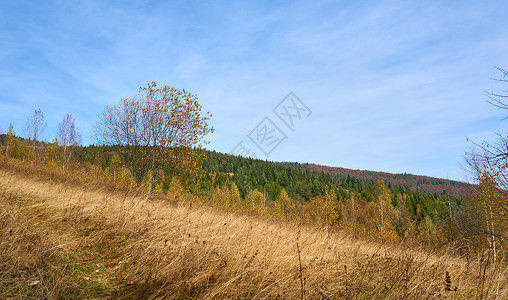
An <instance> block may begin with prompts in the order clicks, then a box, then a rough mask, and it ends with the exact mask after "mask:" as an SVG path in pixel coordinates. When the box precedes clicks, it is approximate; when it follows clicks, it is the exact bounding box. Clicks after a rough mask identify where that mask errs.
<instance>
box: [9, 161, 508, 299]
mask: <svg viewBox="0 0 508 300" xmlns="http://www.w3.org/2000/svg"><path fill="white" fill-rule="evenodd" d="M298 248H299V249H300V250H301V253H300V259H299V253H298V251H297V249H298ZM300 263H301V268H300ZM446 272H449V274H450V278H449V281H450V282H451V283H449V284H448V285H449V288H448V287H447V284H446ZM300 274H301V275H300ZM479 274H480V275H481V276H478V275H479ZM507 275H508V270H507V268H506V265H503V264H502V263H498V264H489V263H488V262H486V261H483V262H482V261H481V260H475V261H469V262H467V261H465V260H463V259H461V258H457V257H452V256H451V255H448V254H446V253H441V254H437V253H427V252H425V251H420V250H417V249H414V248H407V247H403V246H401V245H388V244H382V243H381V244H380V243H376V242H369V241H365V240H363V241H362V240H358V239H353V238H350V237H347V236H345V235H343V234H342V233H340V232H339V233H331V234H329V235H327V234H326V232H325V231H324V230H320V229H317V228H312V227H305V226H301V225H290V224H287V223H284V222H281V221H277V220H270V219H266V218H263V217H259V216H248V215H245V214H240V213H238V214H235V213H227V212H221V211H218V210H216V209H214V208H212V207H209V206H207V205H204V204H198V203H197V202H195V201H191V200H189V199H187V201H183V200H180V201H178V202H177V201H172V202H168V200H162V199H159V200H149V199H146V198H143V197H137V196H134V195H128V194H122V193H119V192H107V191H101V190H97V189H92V188H87V187H83V186H72V185H70V184H69V183H68V182H67V183H66V182H55V181H50V180H47V179H42V178H40V177H37V176H26V175H22V174H20V173H14V172H13V171H8V170H2V169H0V295H3V296H5V297H6V298H9V297H13V298H14V297H15V298H30V297H33V298H44V297H46V298H49V299H52V298H103V297H112V298H125V299H127V298H163V297H168V296H170V298H184V299H185V298H204V299H208V298H210V299H211V298H233V297H234V298H237V297H247V298H274V297H281V298H299V297H301V294H302V292H303V293H304V296H305V297H306V298H307V297H308V298H321V297H329V298H360V299H361V298H385V299H394V298H400V297H402V298H431V299H433V298H443V297H449V298H459V299H473V298H475V297H477V298H479V297H480V294H481V295H482V296H483V297H485V296H488V297H489V298H490V297H492V298H499V299H506V298H507V297H508V282H507V277H508V276H507ZM448 290H450V291H448ZM480 290H481V292H480Z"/></svg>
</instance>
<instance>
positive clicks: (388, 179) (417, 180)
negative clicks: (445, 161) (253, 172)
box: [286, 163, 472, 197]
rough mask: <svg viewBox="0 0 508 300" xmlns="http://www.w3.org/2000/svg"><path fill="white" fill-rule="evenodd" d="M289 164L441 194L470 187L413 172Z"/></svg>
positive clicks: (464, 193)
mask: <svg viewBox="0 0 508 300" xmlns="http://www.w3.org/2000/svg"><path fill="white" fill-rule="evenodd" d="M286 164H287V165H289V166H293V167H299V168H302V169H307V170H312V171H318V172H324V173H326V174H330V175H334V176H338V177H347V176H351V177H354V178H359V179H363V180H371V181H374V182H376V181H378V180H383V181H384V182H385V183H386V184H389V183H390V184H392V185H394V186H403V187H407V188H410V189H412V190H420V191H424V192H429V193H436V194H441V193H442V192H443V191H446V190H448V192H449V193H450V194H452V195H459V196H462V197H466V196H468V191H469V189H470V188H471V187H472V185H471V184H469V183H465V182H461V181H455V180H448V179H442V178H434V177H429V176H422V175H413V174H407V173H404V174H392V173H386V172H376V171H368V170H353V169H346V168H340V167H329V166H322V165H317V164H309V163H304V164H300V163H286Z"/></svg>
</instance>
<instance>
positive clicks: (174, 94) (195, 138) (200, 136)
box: [95, 82, 213, 194]
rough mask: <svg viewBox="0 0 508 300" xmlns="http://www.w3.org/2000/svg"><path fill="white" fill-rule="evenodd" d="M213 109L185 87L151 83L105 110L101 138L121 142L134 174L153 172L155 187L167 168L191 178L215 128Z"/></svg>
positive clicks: (102, 141)
mask: <svg viewBox="0 0 508 300" xmlns="http://www.w3.org/2000/svg"><path fill="white" fill-rule="evenodd" d="M210 117H211V115H210V113H208V112H207V113H206V114H203V113H202V107H201V105H200V104H199V103H198V98H197V97H196V96H195V95H193V94H191V93H189V92H187V91H185V90H179V89H176V88H174V87H170V86H167V85H164V86H162V87H158V86H157V84H156V83H155V82H151V83H150V84H148V86H147V87H141V88H140V89H139V93H138V95H137V96H135V97H126V98H123V99H121V100H120V101H119V103H118V104H117V105H112V106H107V107H106V108H105V109H104V111H103V112H102V113H101V114H100V115H99V121H98V123H97V124H96V131H95V138H96V140H97V142H98V143H99V144H102V145H118V146H121V147H120V155H121V156H122V159H123V162H124V163H125V165H126V167H127V168H128V169H129V170H130V171H131V173H132V174H133V176H134V178H135V179H136V181H137V182H138V184H140V183H141V181H142V179H143V177H145V176H146V175H148V176H149V184H150V190H151V192H152V194H153V193H154V192H155V187H156V186H157V184H158V182H159V180H160V178H161V176H162V172H163V170H164V169H170V170H171V171H173V172H175V173H177V174H178V175H179V176H181V177H182V178H184V179H185V180H187V181H190V180H192V179H195V178H197V175H198V172H199V169H200V166H201V161H202V159H203V153H202V152H200V151H199V149H200V148H201V147H202V144H203V143H206V141H204V137H205V136H206V135H207V134H209V133H211V132H213V127H211V126H210V125H209V124H208V120H209V118H210Z"/></svg>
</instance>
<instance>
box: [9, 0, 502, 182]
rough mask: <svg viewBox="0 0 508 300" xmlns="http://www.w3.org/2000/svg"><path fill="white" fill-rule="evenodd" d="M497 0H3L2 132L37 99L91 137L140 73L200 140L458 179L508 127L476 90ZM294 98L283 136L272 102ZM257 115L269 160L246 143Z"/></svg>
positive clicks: (495, 25)
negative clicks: (471, 153)
mask: <svg viewBox="0 0 508 300" xmlns="http://www.w3.org/2000/svg"><path fill="white" fill-rule="evenodd" d="M507 16H508V2H506V1H250V2H247V1H23V0H17V1H9V0H3V1H0V132H1V133H5V132H6V130H7V127H8V126H9V123H11V122H12V124H13V125H14V130H15V131H16V133H19V134H21V133H22V129H23V126H24V124H25V121H26V119H27V118H28V117H29V116H30V115H31V114H32V113H33V111H34V110H35V109H37V108H41V109H42V111H43V112H44V115H45V118H46V121H47V123H48V127H47V129H46V130H45V133H44V137H45V138H46V139H48V140H51V139H53V138H55V137H56V131H57V125H58V123H59V122H61V121H62V120H63V118H64V115H65V114H66V113H72V114H73V116H74V117H75V118H76V127H77V129H78V131H79V132H80V133H81V134H82V136H83V144H91V143H93V142H94V140H93V139H92V134H93V127H92V125H93V124H94V123H95V122H97V116H98V114H99V113H100V112H101V111H102V110H103V109H104V107H105V106H106V105H114V104H116V103H117V102H118V100H119V99H121V98H123V97H125V96H133V95H136V93H137V91H138V88H139V87H140V86H146V85H147V84H148V83H149V82H151V81H156V82H157V83H158V84H159V85H162V84H167V85H171V86H174V87H176V88H180V89H185V90H188V91H190V92H191V93H193V94H196V95H197V96H198V97H199V101H200V103H201V105H202V106H203V109H204V110H206V111H210V112H211V113H212V114H213V117H212V120H211V123H212V125H213V126H214V127H215V133H214V134H212V135H210V136H209V137H208V139H209V140H210V144H209V145H207V148H209V149H213V150H216V151H220V152H225V153H228V152H230V151H231V150H232V149H233V148H234V147H235V146H236V145H238V143H239V142H242V144H243V145H245V146H247V147H248V148H250V149H252V151H254V152H256V155H257V156H258V157H259V158H262V159H268V160H275V161H298V162H302V163H304V162H309V163H318V164H323V165H330V166H340V167H346V168H352V169H368V170H375V171H386V172H392V173H404V172H407V173H413V174H419V175H429V176H434V177H442V178H446V177H448V178H450V179H456V180H464V179H465V178H464V175H463V171H462V170H461V167H460V165H459V164H460V163H462V162H463V155H464V152H465V151H467V150H469V149H470V148H471V143H470V142H467V141H466V137H469V138H470V139H472V140H475V141H481V140H488V141H492V140H493V139H494V138H495V132H497V131H503V132H504V131H506V129H507V125H508V123H507V122H508V120H503V118H504V117H506V116H507V115H508V111H502V110H498V109H496V108H495V107H493V106H492V105H489V104H488V103H487V102H486V100H487V97H486V96H485V91H491V92H498V93H502V92H506V91H507V90H508V86H507V85H506V84H503V83H500V82H496V81H495V80H493V78H494V79H495V78H500V77H501V75H502V74H501V72H499V71H498V70H497V69H496V67H500V68H504V69H508V51H507V50H508V22H506V18H507ZM290 92H293V93H294V95H296V96H297V97H298V98H299V99H300V100H301V101H302V103H304V104H305V105H306V106H307V107H308V109H309V110H310V111H312V113H311V114H310V116H307V115H305V116H302V118H301V119H298V120H297V121H296V122H295V125H294V127H293V129H294V130H290V129H288V127H287V126H286V127H285V125H284V124H283V123H282V122H281V120H279V119H277V117H276V116H275V114H274V112H273V111H272V110H273V109H274V107H276V106H277V105H278V104H279V103H280V102H281V101H282V100H283V99H284V97H286V95H288V94H289V93H290ZM265 117H268V118H270V119H271V120H273V122H274V123H275V124H276V126H278V127H279V129H280V130H281V131H283V132H284V133H285V134H286V136H287V138H286V139H285V140H283V141H282V142H281V143H280V144H279V145H278V146H277V147H276V148H275V149H273V151H271V152H270V154H269V156H268V157H267V156H266V155H264V154H263V153H262V152H261V151H259V149H258V148H257V147H256V145H255V144H254V143H253V141H251V140H250V139H249V138H248V135H249V133H250V132H251V131H252V130H253V129H254V128H257V127H256V126H258V124H260V122H261V121H262V120H263V119H264V118H265Z"/></svg>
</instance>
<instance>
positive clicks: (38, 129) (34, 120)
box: [23, 108, 47, 151]
mask: <svg viewBox="0 0 508 300" xmlns="http://www.w3.org/2000/svg"><path fill="white" fill-rule="evenodd" d="M46 127H47V124H46V122H45V121H44V114H43V113H42V110H41V109H40V108H38V109H36V110H35V111H34V113H33V114H32V115H31V116H30V117H29V118H28V119H27V120H26V123H25V127H24V128H23V134H24V136H25V138H26V139H27V140H28V141H29V143H30V144H31V145H32V149H33V151H35V146H36V144H37V141H39V140H40V139H41V138H42V134H43V133H44V129H46Z"/></svg>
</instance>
